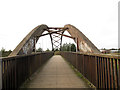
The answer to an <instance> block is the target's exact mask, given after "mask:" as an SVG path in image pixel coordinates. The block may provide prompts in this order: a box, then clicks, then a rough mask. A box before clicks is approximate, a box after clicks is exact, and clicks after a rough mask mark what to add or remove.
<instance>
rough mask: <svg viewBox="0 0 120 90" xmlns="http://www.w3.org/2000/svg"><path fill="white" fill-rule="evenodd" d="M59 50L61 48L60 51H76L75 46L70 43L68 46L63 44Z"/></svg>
mask: <svg viewBox="0 0 120 90" xmlns="http://www.w3.org/2000/svg"><path fill="white" fill-rule="evenodd" d="M60 48H61V51H73V52H75V51H76V46H75V44H73V43H72V44H71V43H69V44H67V43H65V44H63V46H61V47H60Z"/></svg>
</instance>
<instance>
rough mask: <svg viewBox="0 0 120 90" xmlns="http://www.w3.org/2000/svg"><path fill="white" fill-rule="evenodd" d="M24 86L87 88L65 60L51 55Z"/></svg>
mask: <svg viewBox="0 0 120 90" xmlns="http://www.w3.org/2000/svg"><path fill="white" fill-rule="evenodd" d="M24 87H25V88H89V86H88V85H87V84H86V83H85V82H84V81H83V80H82V79H81V78H80V77H78V76H77V75H76V74H75V72H74V71H73V70H72V69H71V67H70V66H69V65H68V64H67V62H66V61H65V60H64V59H63V58H62V57H61V56H60V55H55V56H53V57H52V58H51V59H50V60H48V62H47V63H46V64H45V65H44V66H42V67H41V68H40V69H39V70H38V71H37V72H36V73H35V74H34V75H33V76H31V78H30V80H29V81H28V82H26V83H25V84H24Z"/></svg>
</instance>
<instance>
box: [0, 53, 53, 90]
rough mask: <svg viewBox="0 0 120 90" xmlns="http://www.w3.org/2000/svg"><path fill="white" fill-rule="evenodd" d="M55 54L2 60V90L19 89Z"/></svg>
mask: <svg viewBox="0 0 120 90" xmlns="http://www.w3.org/2000/svg"><path fill="white" fill-rule="evenodd" d="M53 55H54V52H42V53H36V54H31V55H23V56H14V57H7V58H1V60H0V89H13V88H19V87H20V86H21V85H22V84H23V83H24V81H25V80H27V79H28V78H29V77H30V76H31V75H32V74H33V73H34V72H35V71H36V70H37V69H38V68H39V67H40V66H41V65H42V64H43V63H44V62H46V61H47V60H48V59H49V58H50V57H52V56H53Z"/></svg>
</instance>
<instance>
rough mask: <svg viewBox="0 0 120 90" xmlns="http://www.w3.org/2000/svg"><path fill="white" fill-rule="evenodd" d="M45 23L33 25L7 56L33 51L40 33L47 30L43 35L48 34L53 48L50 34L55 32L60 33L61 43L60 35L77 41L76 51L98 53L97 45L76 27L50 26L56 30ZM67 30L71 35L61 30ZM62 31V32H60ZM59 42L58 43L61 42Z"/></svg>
mask: <svg viewBox="0 0 120 90" xmlns="http://www.w3.org/2000/svg"><path fill="white" fill-rule="evenodd" d="M49 29H51V28H50V27H48V26H47V25H39V26H37V27H35V28H34V29H33V30H32V31H31V32H30V33H29V34H28V35H27V36H26V37H25V38H24V39H23V40H22V41H21V42H20V43H19V45H18V46H17V47H16V48H15V49H14V50H13V52H12V53H11V54H10V55H9V56H16V55H23V54H31V53H32V52H33V51H35V44H36V42H37V41H38V39H39V38H40V36H44V35H42V33H43V32H44V31H48V33H47V34H45V35H50V38H51V44H52V48H53V42H52V41H53V40H52V37H51V34H53V33H56V34H59V35H61V43H62V36H66V37H70V38H73V39H74V41H75V43H77V46H78V48H77V49H78V51H80V52H85V53H86V52H87V53H100V51H99V50H98V49H97V47H96V46H95V45H94V44H93V43H92V42H91V41H90V40H89V39H88V38H87V37H86V36H85V35H84V34H83V33H82V32H81V31H80V30H78V29H77V28H76V27H74V26H72V25H70V24H68V25H65V26H64V27H63V28H52V29H56V30H57V29H58V31H52V30H49ZM65 30H67V31H68V33H69V34H70V35H71V36H67V35H64V34H63V32H64V31H65ZM61 31H62V32H61ZM61 43H60V44H61Z"/></svg>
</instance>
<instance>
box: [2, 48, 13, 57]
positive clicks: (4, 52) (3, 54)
mask: <svg viewBox="0 0 120 90" xmlns="http://www.w3.org/2000/svg"><path fill="white" fill-rule="evenodd" d="M11 52H12V51H11V50H9V51H6V50H5V49H4V48H2V49H1V50H0V57H7V56H9V54H10V53H11Z"/></svg>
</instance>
